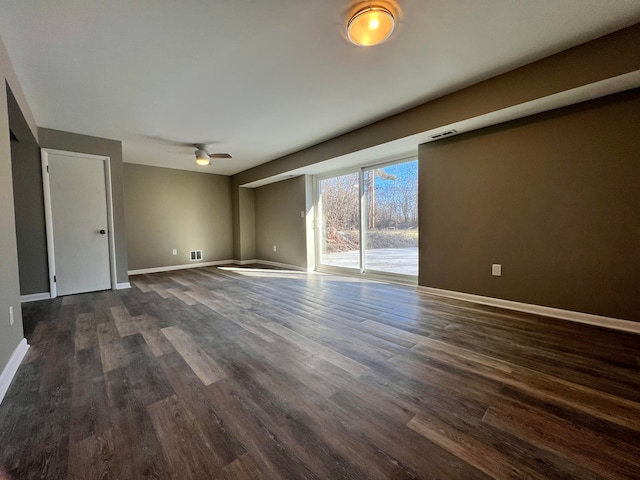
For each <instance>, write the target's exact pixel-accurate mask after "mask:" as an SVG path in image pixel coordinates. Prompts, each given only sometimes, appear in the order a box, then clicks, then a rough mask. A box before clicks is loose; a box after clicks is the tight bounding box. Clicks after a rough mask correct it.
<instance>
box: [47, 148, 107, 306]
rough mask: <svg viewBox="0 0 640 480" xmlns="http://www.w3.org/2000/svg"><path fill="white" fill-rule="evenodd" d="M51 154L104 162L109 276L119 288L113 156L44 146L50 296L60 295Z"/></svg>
mask: <svg viewBox="0 0 640 480" xmlns="http://www.w3.org/2000/svg"><path fill="white" fill-rule="evenodd" d="M49 154H56V155H65V156H68V157H77V158H85V159H88V160H97V161H101V162H103V165H104V179H105V192H106V194H105V195H106V198H105V203H106V205H107V230H108V232H107V234H108V241H109V269H110V272H109V276H110V282H111V289H112V290H117V289H118V286H117V285H118V284H117V272H116V246H115V223H114V219H113V192H112V188H111V157H108V156H105V155H93V154H91V153H81V152H68V151H65V150H56V149H53V148H42V149H41V151H40V160H41V164H42V186H43V192H44V214H45V215H44V216H45V224H46V232H47V257H48V263H49V291H50V298H56V297H57V296H58V289H57V286H56V282H55V281H54V277H55V275H56V260H55V246H54V238H53V215H52V211H51V188H50V185H49V172H48V167H49Z"/></svg>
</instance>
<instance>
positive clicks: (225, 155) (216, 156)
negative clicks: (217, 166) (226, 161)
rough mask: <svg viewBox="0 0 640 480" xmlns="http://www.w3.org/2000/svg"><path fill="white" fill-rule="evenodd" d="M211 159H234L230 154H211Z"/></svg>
mask: <svg viewBox="0 0 640 480" xmlns="http://www.w3.org/2000/svg"><path fill="white" fill-rule="evenodd" d="M209 158H233V157H231V155H229V154H228V153H210V154H209Z"/></svg>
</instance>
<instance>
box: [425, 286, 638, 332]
mask: <svg viewBox="0 0 640 480" xmlns="http://www.w3.org/2000/svg"><path fill="white" fill-rule="evenodd" d="M417 290H418V292H419V293H427V294H431V295H439V296H441V297H448V298H455V299H457V300H463V301H465V302H472V303H480V304H482V305H491V306H494V307H501V308H506V309H508V310H517V311H519V312H527V313H534V314H537V315H544V316H546V317H553V318H559V319H562V320H569V321H571V322H578V323H586V324H588V325H596V326H598V327H605V328H611V329H613V330H622V331H624V332H631V333H640V322H633V321H631V320H622V319H620V318H612V317H604V316H601V315H592V314H590V313H582V312H574V311H572V310H563V309H560V308H553V307H544V306H542V305H534V304H530V303H521V302H514V301H512V300H503V299H501V298H493V297H484V296H482V295H474V294H472V293H463V292H454V291H452V290H442V289H440V288H433V287H423V286H419V287H417Z"/></svg>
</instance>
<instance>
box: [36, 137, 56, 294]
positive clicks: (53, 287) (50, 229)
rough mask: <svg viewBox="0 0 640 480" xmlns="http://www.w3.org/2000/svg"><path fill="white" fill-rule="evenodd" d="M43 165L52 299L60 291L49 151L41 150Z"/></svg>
mask: <svg viewBox="0 0 640 480" xmlns="http://www.w3.org/2000/svg"><path fill="white" fill-rule="evenodd" d="M40 161H41V163H42V189H43V193H44V219H45V227H46V232H47V259H48V263H49V265H48V266H49V295H50V296H51V298H56V297H57V296H58V289H57V288H56V282H55V280H54V278H55V275H56V260H55V258H56V257H55V251H54V247H53V214H52V213H51V189H50V187H49V151H48V150H45V149H44V148H43V149H42V150H40Z"/></svg>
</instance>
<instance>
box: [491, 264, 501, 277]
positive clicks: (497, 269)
mask: <svg viewBox="0 0 640 480" xmlns="http://www.w3.org/2000/svg"><path fill="white" fill-rule="evenodd" d="M491 275H493V276H494V277H501V276H502V264H500V263H494V264H492V265H491Z"/></svg>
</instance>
